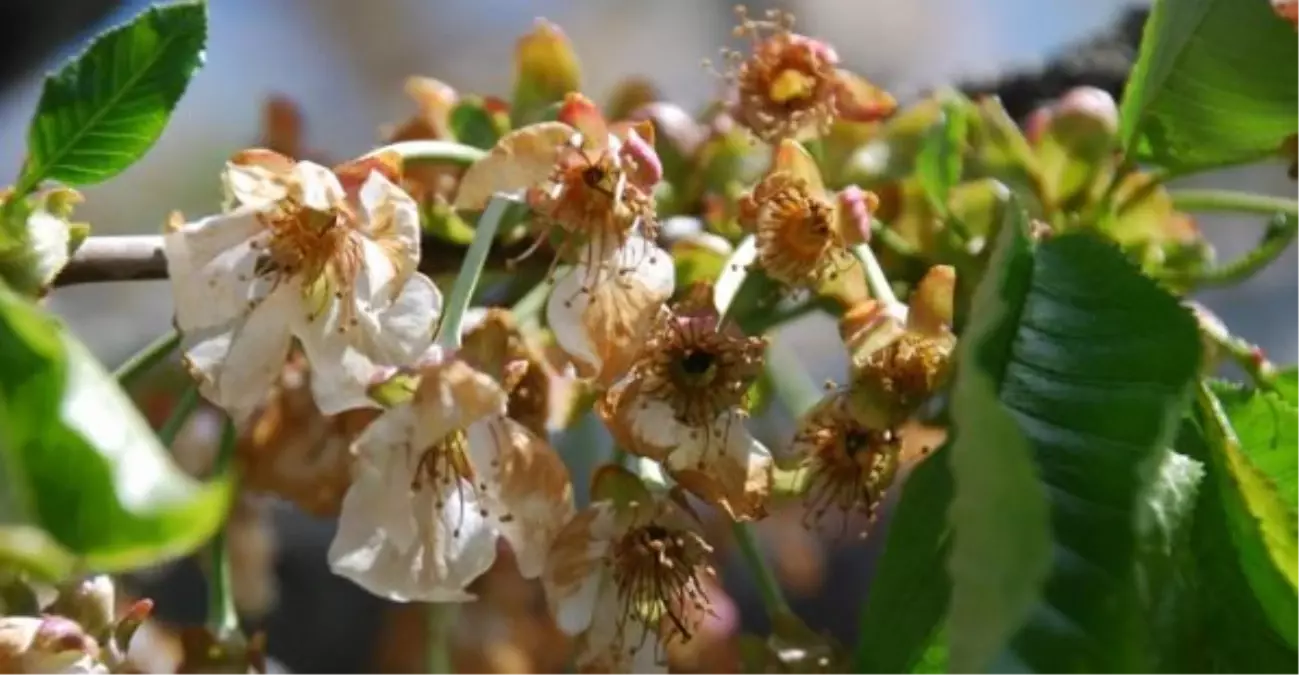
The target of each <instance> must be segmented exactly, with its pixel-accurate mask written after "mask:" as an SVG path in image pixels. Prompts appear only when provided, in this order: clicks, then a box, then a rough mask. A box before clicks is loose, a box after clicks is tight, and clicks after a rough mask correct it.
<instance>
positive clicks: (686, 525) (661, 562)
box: [542, 474, 715, 673]
mask: <svg viewBox="0 0 1299 675" xmlns="http://www.w3.org/2000/svg"><path fill="white" fill-rule="evenodd" d="M631 480H635V479H634V478H632V479H631ZM598 481H599V474H597V483H598ZM595 490H597V488H593V491H595ZM641 492H642V494H643V498H640V499H636V500H633V501H630V502H621V501H615V500H597V501H595V502H593V503H592V504H591V505H590V506H589V507H587V508H586V509H583V510H582V511H581V512H579V513H578V514H577V515H575V516H574V517H573V519H572V520H571V521H569V523H568V525H567V526H566V527H565V528H564V529H563V530H562V531H560V533H559V535H558V537H557V538H556V539H555V543H554V545H553V546H552V548H551V551H550V559H549V561H548V563H547V565H546V572H545V574H544V575H543V576H542V585H543V586H544V588H545V591H546V597H547V600H548V601H549V603H550V606H551V610H552V611H553V612H554V614H555V621H556V623H557V624H558V625H559V628H560V630H562V631H564V632H565V633H567V634H569V635H573V636H576V637H577V642H576V646H577V654H576V661H577V668H578V670H579V671H580V672H598V673H618V672H623V673H651V672H665V671H666V653H665V649H664V645H665V644H666V643H667V642H668V641H670V640H680V641H689V640H690V639H691V638H692V637H693V636H694V634H695V633H696V632H698V629H699V625H700V623H701V621H702V620H703V619H704V618H705V617H706V616H707V614H708V613H709V612H710V608H709V600H708V597H707V593H706V591H705V584H704V578H705V577H706V576H714V574H715V573H714V571H713V569H712V567H711V566H710V565H709V562H708V559H709V556H710V555H711V554H712V550H713V549H712V547H711V546H709V545H708V543H707V542H706V541H704V539H703V537H702V536H701V535H700V534H699V532H698V530H697V528H696V524H695V523H693V522H692V521H691V520H690V516H689V515H687V513H686V512H684V511H682V510H681V509H680V508H679V507H677V506H676V505H675V504H674V503H673V502H672V501H670V500H666V499H660V498H656V497H652V496H650V494H649V492H648V491H644V490H643V488H642V490H641Z"/></svg>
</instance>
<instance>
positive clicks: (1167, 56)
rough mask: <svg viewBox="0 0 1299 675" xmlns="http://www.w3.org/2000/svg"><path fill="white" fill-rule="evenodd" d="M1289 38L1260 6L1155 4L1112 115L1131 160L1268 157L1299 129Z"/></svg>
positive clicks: (1237, 0) (1176, 163)
mask: <svg viewBox="0 0 1299 675" xmlns="http://www.w3.org/2000/svg"><path fill="white" fill-rule="evenodd" d="M1296 63H1299V41H1296V40H1295V31H1294V28H1293V27H1292V26H1291V25H1290V24H1289V23H1287V22H1286V21H1283V20H1282V19H1280V18H1279V17H1277V16H1276V14H1274V13H1273V10H1272V7H1271V4H1270V3H1268V2H1252V1H1246V2H1242V1H1241V0H1157V1H1156V2H1155V5H1154V8H1153V10H1152V11H1151V13H1150V18H1149V19H1148V20H1147V23H1146V29H1145V34H1144V36H1143V37H1142V40H1141V52H1140V55H1139V56H1138V58H1137V63H1136V65H1135V66H1134V67H1133V70H1132V75H1131V76H1130V77H1129V78H1128V84H1127V88H1126V90H1125V91H1124V93H1123V104H1122V107H1121V110H1120V138H1121V139H1122V141H1123V142H1122V145H1123V146H1124V147H1125V148H1127V149H1128V151H1129V153H1131V154H1133V155H1134V156H1135V157H1134V158H1135V159H1139V160H1142V161H1148V162H1153V163H1155V164H1159V165H1161V166H1165V167H1168V168H1171V169H1176V170H1187V169H1196V168H1206V167H1213V166H1219V165H1224V164H1233V163H1240V162H1247V161H1251V160H1255V159H1259V158H1261V157H1264V156H1267V155H1270V154H1274V153H1276V152H1277V151H1278V149H1279V148H1280V145H1281V141H1282V139H1284V138H1285V137H1286V136H1288V135H1290V134H1293V133H1295V131H1296V128H1297V127H1299V122H1297V121H1296V120H1297V119H1299V106H1297V104H1296V102H1297V101H1299V86H1297V85H1296V81H1299V68H1297V66H1296Z"/></svg>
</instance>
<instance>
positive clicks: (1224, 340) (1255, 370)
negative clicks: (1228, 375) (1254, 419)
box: [1200, 329, 1276, 391]
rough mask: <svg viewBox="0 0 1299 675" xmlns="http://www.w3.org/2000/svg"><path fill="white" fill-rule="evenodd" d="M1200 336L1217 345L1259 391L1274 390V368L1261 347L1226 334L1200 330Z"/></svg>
mask: <svg viewBox="0 0 1299 675" xmlns="http://www.w3.org/2000/svg"><path fill="white" fill-rule="evenodd" d="M1200 334H1201V335H1203V336H1204V337H1206V338H1207V339H1209V340H1212V341H1213V342H1214V343H1215V344H1217V345H1218V348H1219V349H1221V350H1222V353H1223V354H1225V355H1226V356H1228V357H1229V358H1230V359H1231V360H1232V361H1233V362H1235V364H1236V365H1237V366H1239V367H1240V369H1241V370H1243V371H1245V374H1246V375H1248V376H1249V378H1250V379H1251V380H1253V381H1254V385H1255V386H1257V387H1258V388H1259V389H1264V390H1267V391H1275V390H1276V366H1275V365H1273V364H1272V362H1271V361H1270V360H1268V358H1267V356H1266V355H1265V354H1264V353H1263V349H1262V348H1261V347H1259V346H1258V345H1255V344H1251V343H1250V342H1248V341H1246V340H1245V339H1244V338H1241V337H1237V336H1235V335H1232V334H1230V333H1227V332H1219V331H1212V330H1203V329H1202V330H1201V331H1200Z"/></svg>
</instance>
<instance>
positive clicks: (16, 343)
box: [0, 289, 231, 577]
mask: <svg viewBox="0 0 1299 675" xmlns="http://www.w3.org/2000/svg"><path fill="white" fill-rule="evenodd" d="M0 401H2V402H3V405H0V415H2V417H0V451H3V453H4V476H3V479H4V485H3V489H0V492H3V493H5V494H7V495H9V496H10V498H9V499H8V500H6V501H5V502H4V503H3V504H2V506H3V507H4V511H3V513H0V522H3V523H4V525H5V527H4V530H3V534H2V535H0V546H3V547H4V548H5V549H6V550H5V551H4V552H3V553H0V556H15V555H18V556H22V555H23V554H22V553H21V551H23V550H26V551H31V550H37V551H50V550H54V549H53V548H52V547H51V546H50V545H49V544H50V543H53V544H57V549H58V550H59V551H61V553H58V554H52V555H46V554H45V553H41V554H40V555H39V556H37V557H38V558H39V559H40V560H42V561H47V562H48V561H51V560H53V561H54V562H55V563H56V564H41V565H37V566H36V568H35V569H33V570H32V571H33V572H35V573H37V574H41V575H43V576H47V577H53V576H61V575H62V574H66V573H67V572H68V571H70V567H69V565H68V564H67V563H66V560H68V559H74V560H76V564H77V566H79V567H88V568H92V569H97V570H104V571H119V570H128V569H135V568H138V567H142V566H145V565H149V564H153V563H157V562H160V561H162V560H165V559H167V558H172V557H176V556H180V555H184V554H186V553H188V552H190V551H191V550H193V549H194V548H196V547H198V546H199V545H200V544H202V543H203V542H204V541H206V540H207V539H208V538H210V537H211V536H212V534H213V533H214V532H215V531H216V529H217V528H218V527H220V526H221V523H222V522H223V520H224V518H225V514H226V508H227V506H228V504H229V500H230V496H231V486H230V484H229V482H228V481H227V480H224V479H219V480H217V481H214V482H212V483H209V484H207V485H203V484H199V483H197V482H195V481H194V480H193V479H191V478H189V477H188V476H186V475H185V474H184V473H183V472H181V471H180V470H179V469H178V468H176V467H175V466H174V465H172V464H171V462H170V460H169V459H168V457H167V454H166V451H165V450H164V449H163V448H162V446H161V445H159V443H158V441H157V439H156V438H155V436H154V434H153V432H152V430H150V428H149V426H148V424H147V423H146V422H145V421H144V419H143V418H142V417H141V416H140V414H139V412H137V411H136V409H135V407H134V406H132V404H131V401H130V400H129V399H128V398H127V397H126V394H124V393H123V392H122V390H121V389H119V388H118V386H117V384H116V383H115V382H114V381H113V379H112V378H111V377H110V376H109V375H108V374H107V373H106V372H105V371H104V369H103V368H102V367H101V366H100V365H99V364H98V363H97V362H96V361H95V360H94V358H93V357H92V356H91V355H90V354H89V352H87V351H86V349H85V348H84V347H82V346H81V345H80V344H79V343H78V342H76V340H74V339H73V338H72V337H71V336H70V335H68V334H67V333H66V332H65V331H63V330H62V329H61V328H60V327H59V326H57V325H56V324H55V323H54V322H53V320H51V319H49V318H47V317H45V316H43V315H42V314H41V313H40V311H39V310H38V309H37V308H36V307H34V306H32V305H30V304H28V303H26V302H25V301H23V300H22V299H20V298H18V297H17V296H15V295H14V294H13V293H12V292H10V291H8V290H4V289H0ZM20 528H27V529H26V532H27V534H29V535H30V534H32V532H33V530H43V531H44V533H45V534H47V535H48V538H49V540H50V541H48V542H43V543H41V545H40V546H36V547H18V548H19V551H18V552H16V551H15V549H14V547H12V546H10V545H11V544H13V543H14V541H15V539H14V537H16V536H21V535H22V532H21V529H20ZM23 541H27V542H32V541H35V539H33V538H32V537H30V536H25V538H23Z"/></svg>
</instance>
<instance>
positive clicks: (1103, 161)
mask: <svg viewBox="0 0 1299 675" xmlns="http://www.w3.org/2000/svg"><path fill="white" fill-rule="evenodd" d="M1118 126H1119V111H1118V106H1117V105H1115V103H1114V98H1113V97H1112V96H1110V95H1109V93H1108V92H1106V91H1104V90H1103V89H1097V88H1096V87H1077V88H1075V89H1072V90H1070V91H1069V93H1067V94H1065V95H1064V97H1063V98H1061V99H1060V100H1059V101H1058V102H1057V103H1056V104H1055V105H1053V106H1051V109H1050V118H1049V119H1048V120H1047V122H1046V124H1045V128H1044V129H1043V130H1042V133H1041V135H1040V137H1039V138H1038V140H1037V143H1036V146H1037V148H1036V149H1037V157H1038V160H1039V163H1040V166H1041V168H1042V179H1043V181H1044V187H1045V189H1046V190H1047V191H1048V193H1047V197H1048V202H1049V205H1050V206H1055V205H1059V204H1063V203H1065V202H1068V201H1069V200H1070V199H1073V198H1074V197H1075V196H1077V195H1078V194H1079V193H1080V192H1082V191H1084V190H1086V189H1087V188H1088V187H1089V186H1090V185H1091V183H1092V181H1093V180H1094V179H1095V177H1096V176H1097V175H1098V174H1100V173H1101V172H1102V171H1103V170H1104V169H1106V168H1107V167H1108V164H1109V162H1110V161H1111V158H1112V154H1113V152H1114V149H1115V147H1116V143H1117V139H1118Z"/></svg>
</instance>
